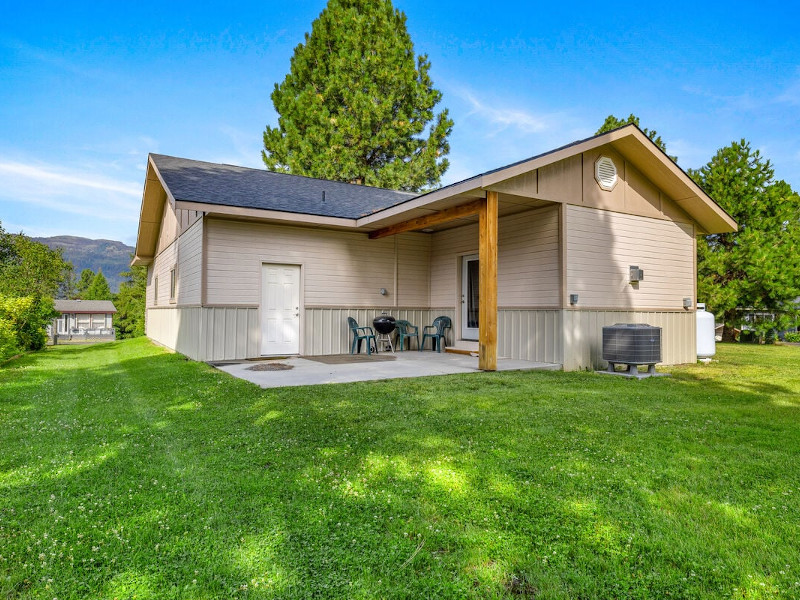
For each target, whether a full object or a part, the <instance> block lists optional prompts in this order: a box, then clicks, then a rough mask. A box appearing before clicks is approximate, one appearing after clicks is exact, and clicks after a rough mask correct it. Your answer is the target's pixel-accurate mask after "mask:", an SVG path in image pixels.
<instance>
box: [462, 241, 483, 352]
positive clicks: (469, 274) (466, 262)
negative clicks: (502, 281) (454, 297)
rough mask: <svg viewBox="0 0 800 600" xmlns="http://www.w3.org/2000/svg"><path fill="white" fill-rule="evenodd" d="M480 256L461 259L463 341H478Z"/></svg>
mask: <svg viewBox="0 0 800 600" xmlns="http://www.w3.org/2000/svg"><path fill="white" fill-rule="evenodd" d="M478 265H479V263H478V255H477V254H472V255H470V256H464V257H463V258H462V259H461V339H464V340H477V339H478V302H479V298H478V289H479V287H478V277H479V273H480V270H479V268H478Z"/></svg>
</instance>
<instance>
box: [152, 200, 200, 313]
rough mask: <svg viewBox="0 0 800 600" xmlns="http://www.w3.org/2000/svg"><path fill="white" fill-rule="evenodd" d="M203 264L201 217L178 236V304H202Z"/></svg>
mask: <svg viewBox="0 0 800 600" xmlns="http://www.w3.org/2000/svg"><path fill="white" fill-rule="evenodd" d="M183 212H188V211H183ZM202 265H203V221H202V219H201V220H197V221H195V223H194V224H193V225H192V226H190V227H189V228H188V229H186V231H184V233H182V234H181V236H180V237H179V238H178V271H177V273H178V290H177V295H178V304H200V289H201V283H200V281H201V274H202ZM167 275H169V273H167ZM159 283H160V282H159Z"/></svg>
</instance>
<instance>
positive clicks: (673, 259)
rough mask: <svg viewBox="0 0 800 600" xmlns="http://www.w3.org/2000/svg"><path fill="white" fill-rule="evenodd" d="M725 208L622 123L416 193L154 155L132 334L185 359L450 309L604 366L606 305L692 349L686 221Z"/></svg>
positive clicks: (692, 282)
mask: <svg viewBox="0 0 800 600" xmlns="http://www.w3.org/2000/svg"><path fill="white" fill-rule="evenodd" d="M736 227H737V225H736V223H735V222H734V220H733V219H732V218H731V217H730V216H729V215H728V214H727V213H726V212H725V211H724V210H722V209H721V208H720V207H719V206H718V205H717V204H716V203H715V202H714V201H713V200H712V199H711V198H710V197H708V196H707V195H706V194H705V193H704V192H703V190H702V189H700V188H699V187H698V186H697V184H696V183H695V182H694V181H692V179H691V178H690V177H688V176H687V174H686V173H685V172H684V171H682V170H681V169H680V168H679V167H678V166H677V165H676V164H675V163H674V162H673V161H672V160H670V159H669V157H668V156H666V154H664V152H662V151H661V150H660V149H659V148H658V147H657V146H656V145H655V144H653V142H652V141H651V140H650V139H649V138H648V137H647V136H646V135H644V134H643V133H642V132H641V131H640V130H639V129H638V128H637V127H635V126H633V125H629V126H626V127H622V128H620V129H617V130H615V131H611V132H608V133H604V134H601V135H597V136H595V137H591V138H588V139H585V140H581V141H578V142H575V143H572V144H570V145H568V146H564V147H562V148H558V149H555V150H552V151H550V152H547V153H544V154H541V155H539V156H535V157H533V158H529V159H527V160H523V161H520V162H518V163H514V164H511V165H508V166H506V167H502V168H499V169H495V170H493V171H489V172H487V173H482V174H480V175H476V176H474V177H471V178H469V179H466V180H464V181H461V182H459V183H455V184H452V185H448V186H446V187H442V188H440V189H437V190H435V191H431V192H428V193H425V194H421V195H420V194H414V193H406V192H399V191H392V190H385V189H377V188H371V187H366V186H360V185H351V184H346V183H339V182H333V181H325V180H319V179H312V178H308V177H300V176H295V175H288V174H282V173H273V172H269V171H266V170H262V169H248V168H243V167H236V166H230V165H222V164H212V163H207V162H200V161H195V160H187V159H183V158H174V157H170V156H163V155H156V154H151V155H150V156H149V158H148V162H147V175H146V179H145V185H144V194H143V199H142V207H141V215H140V221H139V232H138V238H137V241H136V253H135V257H134V259H133V263H132V264H134V265H147V268H148V271H147V308H146V311H147V315H146V331H147V335H148V336H149V337H150V338H151V339H153V340H155V341H156V342H158V343H160V344H163V345H164V346H167V347H169V348H173V349H175V350H177V351H178V352H181V353H183V354H185V355H187V356H188V357H190V358H193V359H196V360H228V359H243V358H254V357H259V356H266V355H291V354H301V355H319V354H339V353H346V352H348V351H349V347H350V339H351V334H350V330H349V329H348V326H347V323H346V318H347V317H348V316H353V317H354V318H355V319H356V320H357V321H358V322H359V324H362V325H369V324H371V321H372V319H373V317H375V316H377V315H378V314H380V313H381V312H388V313H390V314H391V315H393V316H394V317H396V318H398V319H401V318H402V319H408V320H409V321H411V322H412V323H414V324H416V325H419V326H422V325H427V324H430V323H432V321H433V319H434V318H435V317H437V316H438V315H447V316H449V317H451V318H452V320H453V324H454V326H453V328H452V330H451V331H450V333H449V338H450V339H448V340H447V345H448V346H453V345H454V346H457V347H458V346H462V347H465V348H473V349H475V350H477V351H479V365H480V368H482V369H487V370H493V369H495V368H496V360H497V357H498V356H500V357H511V358H516V359H522V360H531V361H541V362H550V363H557V364H560V365H562V366H563V368H564V370H576V369H588V368H600V367H603V366H604V363H603V361H602V357H601V356H602V355H601V347H600V346H601V331H602V327H603V326H604V325H607V324H614V323H619V322H640V323H641V322H645V323H649V324H651V325H657V326H660V327H662V330H663V331H662V345H663V359H664V360H663V362H664V363H666V364H676V363H687V362H693V361H695V360H696V345H695V305H696V301H697V297H696V296H697V284H696V282H697V276H696V238H697V236H698V235H700V234H707V233H719V232H727V231H735V230H736Z"/></svg>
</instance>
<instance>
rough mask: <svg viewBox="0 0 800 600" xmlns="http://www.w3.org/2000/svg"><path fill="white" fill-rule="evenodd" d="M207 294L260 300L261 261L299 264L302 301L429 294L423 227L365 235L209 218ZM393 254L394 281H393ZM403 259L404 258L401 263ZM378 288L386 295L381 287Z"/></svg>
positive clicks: (386, 303)
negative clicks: (395, 234) (414, 231)
mask: <svg viewBox="0 0 800 600" xmlns="http://www.w3.org/2000/svg"><path fill="white" fill-rule="evenodd" d="M205 228H206V236H207V244H206V247H207V251H208V256H207V257H206V286H207V287H206V302H207V303H209V304H222V305H236V304H251V305H252V304H259V302H260V290H261V265H262V264H263V263H265V262H273V263H281V264H299V265H302V268H303V272H302V278H303V300H304V304H324V305H339V306H358V305H369V306H374V305H377V306H382V307H386V308H391V307H392V306H394V305H395V304H396V303H398V300H399V298H401V297H402V298H403V299H404V301H407V300H409V299H411V300H414V301H415V303H416V301H421V302H423V303H426V304H427V301H428V291H427V286H428V278H427V277H426V276H420V275H425V268H424V265H425V264H426V263H427V262H428V260H429V259H428V256H429V252H430V242H429V241H428V240H427V236H426V235H424V234H406V235H404V236H402V240H403V241H402V243H401V244H400V243H398V249H397V250H396V247H395V246H396V242H395V240H394V239H393V238H391V237H389V238H384V239H380V240H370V239H369V238H368V237H367V234H366V233H355V232H342V231H329V230H323V229H312V228H302V227H286V226H279V225H271V224H262V223H249V222H242V221H229V220H221V219H207V220H206V222H205ZM396 261H397V263H398V264H397V266H398V269H399V270H398V281H399V283H400V284H402V286H403V289H402V291H400V292H399V294H398V296H397V298H395V294H397V293H398V290H395V289H394V280H395V267H396ZM406 265H407V266H406ZM381 288H385V289H386V290H387V292H388V293H387V295H386V296H382V295H381V294H380V293H379V290H380V289H381Z"/></svg>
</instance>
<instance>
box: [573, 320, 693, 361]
mask: <svg viewBox="0 0 800 600" xmlns="http://www.w3.org/2000/svg"><path fill="white" fill-rule="evenodd" d="M563 323H564V329H563V330H564V334H563V335H564V360H563V362H562V364H563V365H564V370H565V371H577V370H584V369H603V368H605V367H606V366H607V364H608V363H606V362H605V361H604V360H603V327H605V326H606V325H615V324H617V323H646V324H647V325H652V326H654V327H661V358H662V363H661V364H665V365H678V364H684V363H693V362H696V361H697V346H696V342H695V340H696V339H697V337H696V316H695V312H694V311H684V312H677V311H673V312H669V311H618V310H606V311H600V310H565V311H563Z"/></svg>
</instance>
